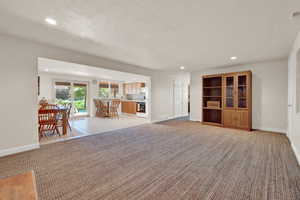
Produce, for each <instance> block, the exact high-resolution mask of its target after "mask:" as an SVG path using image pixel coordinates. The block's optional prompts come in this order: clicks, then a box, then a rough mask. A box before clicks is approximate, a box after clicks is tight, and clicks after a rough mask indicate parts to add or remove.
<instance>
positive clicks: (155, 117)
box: [151, 72, 190, 122]
mask: <svg viewBox="0 0 300 200" xmlns="http://www.w3.org/2000/svg"><path fill="white" fill-rule="evenodd" d="M174 81H181V82H182V84H183V85H185V86H186V90H185V92H184V93H183V99H184V102H183V107H184V108H186V109H185V110H186V113H182V115H187V114H188V113H187V108H188V101H187V92H186V91H187V88H188V85H189V83H190V73H183V72H180V73H172V72H157V73H156V74H155V75H154V76H153V77H152V80H151V82H152V88H151V90H152V98H151V101H152V102H151V103H152V109H151V110H152V121H153V122H156V121H162V120H167V119H171V118H174V117H176V116H175V111H174Z"/></svg>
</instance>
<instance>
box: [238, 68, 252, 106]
mask: <svg viewBox="0 0 300 200" xmlns="http://www.w3.org/2000/svg"><path fill="white" fill-rule="evenodd" d="M240 76H245V77H246V87H245V90H246V96H245V99H246V107H239V77H240ZM249 86H250V80H249V76H248V74H247V73H238V74H237V75H236V91H237V92H236V107H237V108H238V109H239V110H247V109H249Z"/></svg>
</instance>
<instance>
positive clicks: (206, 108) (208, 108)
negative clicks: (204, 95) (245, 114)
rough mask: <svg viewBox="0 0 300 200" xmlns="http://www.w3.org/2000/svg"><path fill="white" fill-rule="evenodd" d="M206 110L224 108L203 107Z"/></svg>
mask: <svg viewBox="0 0 300 200" xmlns="http://www.w3.org/2000/svg"><path fill="white" fill-rule="evenodd" d="M203 109H205V110H222V108H211V107H203Z"/></svg>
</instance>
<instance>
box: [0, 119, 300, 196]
mask: <svg viewBox="0 0 300 200" xmlns="http://www.w3.org/2000/svg"><path fill="white" fill-rule="evenodd" d="M29 170H34V171H35V173H36V180H37V187H38V194H39V199H43V200H48V199H53V200H54V199H60V200H66V199H69V200H71V199H72V200H73V199H74V200H81V199H84V200H88V199H111V200H112V199H115V200H120V199H137V200H140V199H153V200H154V199H155V200H157V199H158V200H159V199H166V200H177V199H182V200H188V199H195V200H196V199H197V200H198V199H199V200H208V199H210V200H212V199H217V200H219V199H220V200H231V199H232V200H239V199H241V200H242V199H243V200H244V199H253V200H267V199H268V200H296V199H299V198H300V169H299V166H298V164H297V161H296V158H295V156H294V154H293V152H292V149H291V146H290V144H289V142H288V139H287V138H286V136H284V135H280V134H274V133H266V132H258V131H257V132H245V131H239V130H233V129H225V128H218V127H212V126H204V125H201V124H199V123H195V122H187V121H168V122H165V123H160V124H148V125H142V126H138V127H132V128H128V129H122V130H116V131H113V132H109V133H104V134H99V135H93V136H89V137H84V138H80V139H75V140H69V141H65V142H61V143H55V144H49V145H44V146H42V148H41V149H39V150H35V151H31V152H26V153H21V154H17V155H12V156H8V157H4V158H0V177H5V176H9V175H14V174H17V173H22V172H25V171H29Z"/></svg>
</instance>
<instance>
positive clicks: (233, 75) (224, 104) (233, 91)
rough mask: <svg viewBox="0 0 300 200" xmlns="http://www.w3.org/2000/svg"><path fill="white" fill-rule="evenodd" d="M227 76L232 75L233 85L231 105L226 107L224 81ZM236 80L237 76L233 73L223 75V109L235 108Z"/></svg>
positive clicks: (225, 84)
mask: <svg viewBox="0 0 300 200" xmlns="http://www.w3.org/2000/svg"><path fill="white" fill-rule="evenodd" d="M228 77H232V78H233V85H232V93H233V94H232V101H233V102H232V103H233V106H232V107H228V106H227V105H226V103H227V90H226V89H227V83H226V79H227V78H228ZM236 81H237V78H236V75H235V74H226V75H225V76H223V84H222V85H223V94H224V99H223V108H224V109H227V110H235V109H237V105H236V103H237V95H236V87H235V86H236Z"/></svg>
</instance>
